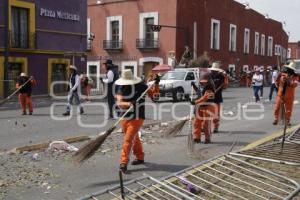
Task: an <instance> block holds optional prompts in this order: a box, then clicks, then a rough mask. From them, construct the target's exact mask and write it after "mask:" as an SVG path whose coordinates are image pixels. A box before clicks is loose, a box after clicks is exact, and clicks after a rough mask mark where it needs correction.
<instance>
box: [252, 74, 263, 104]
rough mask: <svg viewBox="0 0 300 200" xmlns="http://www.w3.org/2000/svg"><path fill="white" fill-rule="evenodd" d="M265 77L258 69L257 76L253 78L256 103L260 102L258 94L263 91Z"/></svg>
mask: <svg viewBox="0 0 300 200" xmlns="http://www.w3.org/2000/svg"><path fill="white" fill-rule="evenodd" d="M263 79H264V78H263V75H262V74H261V73H260V70H259V69H258V68H257V69H256V70H255V74H254V75H253V77H252V84H253V91H254V96H255V102H259V101H260V97H259V95H258V92H259V91H260V90H261V88H262V85H263Z"/></svg>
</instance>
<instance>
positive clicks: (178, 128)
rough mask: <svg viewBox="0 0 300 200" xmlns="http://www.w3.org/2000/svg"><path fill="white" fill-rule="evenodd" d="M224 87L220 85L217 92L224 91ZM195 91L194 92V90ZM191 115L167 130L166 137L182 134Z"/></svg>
mask: <svg viewBox="0 0 300 200" xmlns="http://www.w3.org/2000/svg"><path fill="white" fill-rule="evenodd" d="M223 86H224V84H222V85H220V86H219V87H218V88H217V89H216V91H215V92H218V91H219V90H220V89H222V88H223ZM192 91H193V90H192ZM190 118H191V115H188V116H185V117H184V118H182V119H181V120H179V121H178V122H177V123H176V124H175V125H174V126H172V127H171V128H169V129H167V130H166V131H165V132H164V135H165V136H167V137H170V136H173V137H174V136H176V135H178V134H180V133H181V131H182V129H183V127H184V125H185V124H186V122H187V121H189V120H191V119H190Z"/></svg>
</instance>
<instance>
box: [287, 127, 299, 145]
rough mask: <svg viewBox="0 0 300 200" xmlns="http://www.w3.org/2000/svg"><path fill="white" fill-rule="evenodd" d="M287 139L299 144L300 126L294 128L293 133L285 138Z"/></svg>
mask: <svg viewBox="0 0 300 200" xmlns="http://www.w3.org/2000/svg"><path fill="white" fill-rule="evenodd" d="M287 140H288V141H290V142H293V143H296V144H300V128H298V129H297V130H295V131H294V133H292V134H291V135H290V136H289V137H288V138H287Z"/></svg>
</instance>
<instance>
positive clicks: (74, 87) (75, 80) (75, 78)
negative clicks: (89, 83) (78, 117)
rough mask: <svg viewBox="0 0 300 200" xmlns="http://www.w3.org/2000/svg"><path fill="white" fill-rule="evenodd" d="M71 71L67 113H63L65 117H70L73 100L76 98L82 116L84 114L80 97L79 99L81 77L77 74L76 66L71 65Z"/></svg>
mask: <svg viewBox="0 0 300 200" xmlns="http://www.w3.org/2000/svg"><path fill="white" fill-rule="evenodd" d="M69 70H70V82H69V87H70V91H69V94H68V105H67V110H66V112H65V113H63V116H69V115H70V112H71V105H72V102H73V98H75V101H76V103H77V104H78V105H79V109H80V114H83V113H84V111H83V107H82V105H81V102H80V97H79V89H80V82H81V81H80V76H79V74H78V73H77V68H76V67H75V66H74V65H71V66H70V67H69Z"/></svg>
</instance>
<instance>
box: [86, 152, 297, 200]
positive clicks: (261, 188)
mask: <svg viewBox="0 0 300 200" xmlns="http://www.w3.org/2000/svg"><path fill="white" fill-rule="evenodd" d="M291 167H294V166H291ZM295 170H296V169H295ZM299 190H300V185H299V184H298V183H297V181H295V180H292V179H290V178H287V177H285V176H283V175H279V174H277V173H274V172H272V171H270V170H268V169H267V168H263V167H258V166H257V165H254V164H252V163H250V162H248V159H246V158H245V159H243V158H237V157H236V156H233V155H225V156H221V157H217V158H214V159H212V160H209V161H207V162H205V163H201V164H199V165H196V166H193V167H191V168H188V169H185V170H183V171H180V172H178V173H175V174H172V175H170V176H168V177H166V178H163V179H161V180H157V179H155V178H152V177H150V176H145V177H142V178H139V179H135V180H133V181H130V182H127V183H125V184H124V191H125V196H126V197H125V199H126V200H127V199H129V200H132V199H135V200H181V199H184V200H185V199H187V200H190V199H200V200H202V199H209V200H210V199H222V200H227V199H228V200H229V199H230V200H231V199H244V200H246V199H249V200H250V199H265V200H266V199H274V200H277V199H278V200H280V199H291V198H292V197H293V196H294V195H296V194H297V193H298V192H299ZM88 199H93V200H97V199H101V200H105V199H122V198H121V194H120V187H119V186H116V187H114V188H111V189H107V190H104V191H101V192H99V193H95V194H92V195H89V196H87V197H84V198H81V199H80V200H88Z"/></svg>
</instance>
